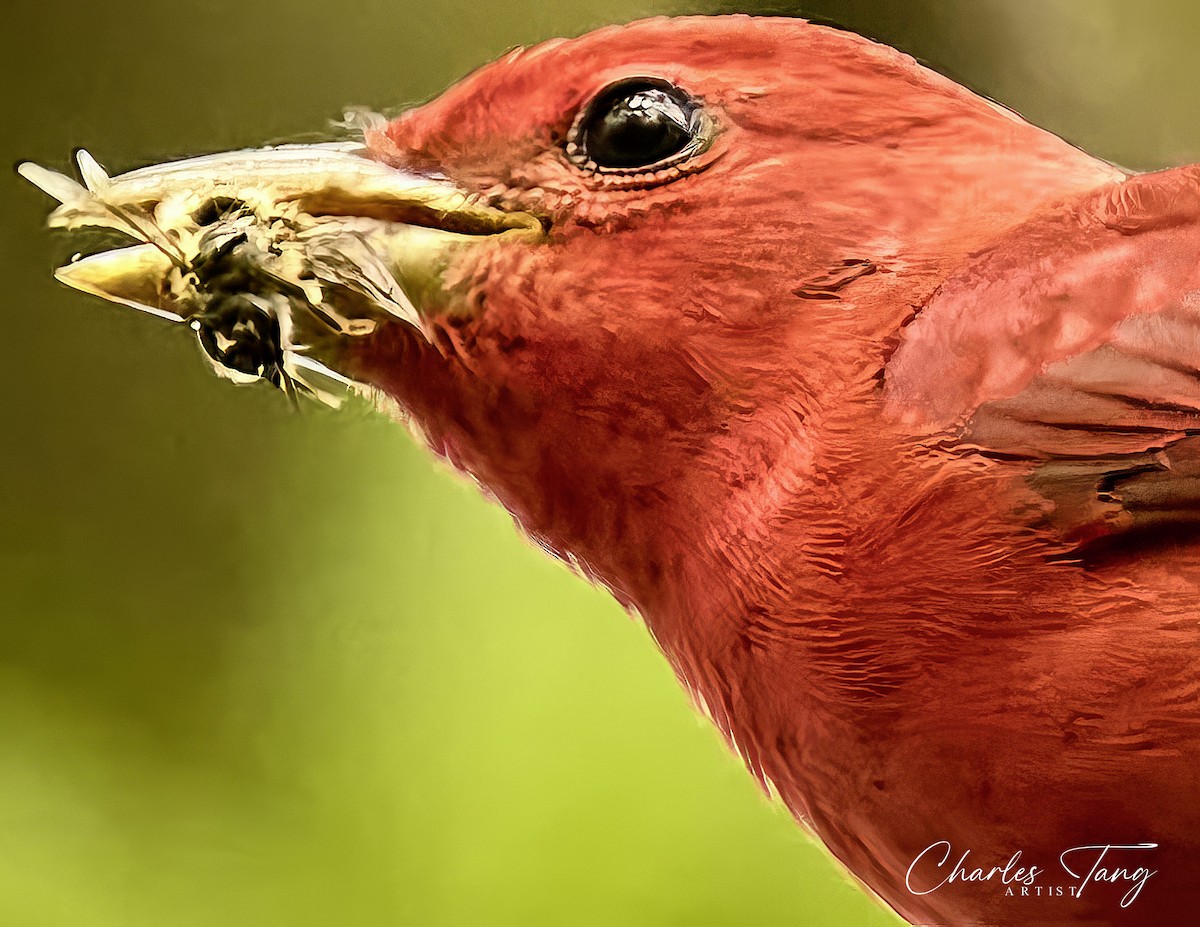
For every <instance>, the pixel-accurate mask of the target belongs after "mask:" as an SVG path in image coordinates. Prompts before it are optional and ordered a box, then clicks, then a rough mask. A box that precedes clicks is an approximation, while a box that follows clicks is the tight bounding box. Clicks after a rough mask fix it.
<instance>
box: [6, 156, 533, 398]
mask: <svg viewBox="0 0 1200 927" xmlns="http://www.w3.org/2000/svg"><path fill="white" fill-rule="evenodd" d="M77 161H78V168H79V174H80V178H81V180H82V183H78V182H76V181H75V180H73V179H71V178H68V177H66V176H64V175H62V174H59V173H56V172H54V171H50V170H47V169H46V168H43V167H40V166H38V165H36V164H32V163H28V162H26V163H24V164H21V165H20V166H19V167H18V169H17V170H18V172H19V173H20V174H21V176H23V177H24V178H25V179H27V180H29V181H30V182H32V183H33V184H35V185H36V186H38V187H39V188H41V189H42V190H43V191H45V192H46V193H48V194H50V195H51V196H52V197H54V198H55V199H56V200H58V201H59V205H58V207H57V208H56V209H55V210H54V211H53V212H52V213H51V215H50V220H49V224H50V225H51V226H52V227H59V228H66V229H79V228H85V227H93V228H97V227H98V228H103V229H109V230H113V231H116V232H118V233H121V234H122V235H123V236H125V237H127V238H130V239H133V241H134V242H136V243H135V244H127V246H126V247H120V248H117V249H114V250H108V251H101V252H100V253H98V254H94V255H91V256H88V257H77V258H76V259H75V260H73V261H72V262H71V263H69V264H67V265H66V266H64V267H62V268H60V269H59V270H58V271H57V272H56V277H57V278H58V279H59V280H60V281H62V282H63V283H65V284H67V285H68V286H71V287H74V288H75V289H78V290H82V291H84V292H85V293H90V294H93V295H95V296H100V297H102V298H104V299H107V300H110V301H112V302H116V303H120V304H122V305H126V306H131V307H133V308H136V309H140V310H142V311H145V312H148V313H151V314H153V315H157V316H160V317H163V318H167V319H170V320H172V321H176V322H185V323H188V324H190V325H191V327H192V328H194V329H195V330H196V331H197V332H198V333H199V334H200V336H201V343H202V344H203V345H205V349H206V351H207V353H209V355H210V357H212V358H213V359H214V361H216V366H217V368H218V369H219V370H221V372H223V373H225V374H226V375H228V376H231V378H232V379H238V380H246V379H250V380H253V379H261V378H267V372H268V371H270V372H271V373H272V376H271V377H270V378H271V379H274V380H276V381H278V380H285V381H289V382H290V381H292V380H294V379H301V382H303V381H302V377H301V376H300V373H299V371H300V370H301V369H308V370H320V371H321V372H323V373H328V374H330V375H332V376H334V377H335V378H337V377H339V376H340V375H341V374H342V373H343V371H341V370H339V367H340V366H341V360H342V358H343V357H344V356H345V354H346V351H345V349H346V348H347V347H348V346H350V344H351V343H352V342H353V341H354V340H355V339H360V338H363V337H366V336H369V335H371V334H372V333H373V332H375V331H376V330H377V329H378V328H379V327H380V326H381V325H386V324H391V323H396V322H399V323H402V324H405V325H408V326H411V327H412V328H413V329H415V330H417V331H419V332H424V331H425V330H426V324H427V322H428V313H429V311H430V310H429V307H431V306H436V305H438V304H439V300H438V295H439V289H440V284H441V276H442V273H443V272H444V271H445V269H446V268H447V266H448V265H449V264H450V263H451V261H452V260H453V259H454V258H455V256H456V254H458V253H459V252H461V251H463V250H465V249H473V248H479V247H485V246H489V245H494V244H495V243H496V242H498V241H500V240H511V239H513V238H518V239H523V240H529V241H536V240H539V239H540V238H542V237H543V235H544V232H543V228H542V225H541V223H540V221H539V220H538V219H537V218H536V217H534V216H532V215H529V214H527V213H521V212H508V211H504V210H500V209H495V208H493V207H491V206H489V205H487V204H486V203H484V202H482V200H481V199H480V198H479V197H477V196H472V195H470V194H468V193H467V192H466V191H464V190H462V189H460V188H459V187H457V186H456V185H454V184H453V183H451V182H448V181H446V180H445V179H443V178H440V177H434V176H424V175H417V174H411V173H406V172H404V171H400V170H396V169H393V168H391V167H388V166H387V165H385V164H383V163H381V162H379V161H375V160H372V159H371V158H370V157H369V156H368V155H367V152H366V150H365V149H364V148H363V146H362V145H360V144H357V143H349V142H348V143H330V144H315V145H283V146H279V147H275V148H262V149H251V150H246V151H236V152H230V153H226V154H217V155H209V156H205V157H200V158H194V159H190V160H185V161H176V162H170V163H166V164H159V165H154V166H152V167H146V168H142V169H139V170H135V171H131V172H129V173H126V174H121V175H118V176H115V177H109V176H108V175H107V174H106V173H105V172H104V171H103V169H102V168H101V167H100V166H99V165H98V164H97V163H96V161H95V160H94V159H93V158H92V157H91V155H89V154H88V153H87V152H86V151H80V152H79V154H78V156H77ZM231 307H232V308H231ZM252 316H253V317H252ZM254 317H257V318H258V321H257V322H255V321H254ZM264 320H265V321H264ZM251 322H254V324H250V323H251ZM268 332H269V333H270V334H269V335H268V334H264V333H268ZM206 336H207V337H206ZM251 336H253V338H252V337H251ZM255 338H257V339H258V341H263V340H264V339H265V340H266V341H271V342H272V343H271V344H270V345H267V346H266V347H265V348H264V345H263V344H258V345H257V347H256V346H255V344H252V343H250V341H253V340H254V339H255ZM248 339H249V340H248ZM272 339H273V341H272ZM234 347H236V348H237V352H235V351H234ZM266 348H270V349H271V350H275V349H277V350H276V354H277V355H278V356H277V357H276V356H274V355H271V356H268V354H269V351H268V352H266V353H264V352H265V351H266ZM256 350H257V351H258V353H257V354H256V353H255V351H256ZM238 352H240V353H238ZM248 357H249V358H258V359H259V360H261V361H262V363H261V364H258V365H257V366H255V363H250V364H247V363H246V359H247V358H248ZM231 358H237V361H236V362H234V361H233V360H231ZM226 361H228V362H229V365H228V366H226V365H225V364H224V363H223V362H226ZM289 365H290V366H291V367H292V368H295V369H293V370H292V371H291V373H290V374H289V371H288V369H287V368H288V367H289ZM223 367H224V369H222V368H223Z"/></svg>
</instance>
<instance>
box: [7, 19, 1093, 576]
mask: <svg viewBox="0 0 1200 927" xmlns="http://www.w3.org/2000/svg"><path fill="white" fill-rule="evenodd" d="M22 170H23V171H24V173H25V174H26V176H27V177H29V179H31V180H33V181H34V182H35V183H38V184H39V186H42V187H43V189H45V190H47V192H50V193H51V194H53V195H54V196H56V197H57V198H58V199H60V200H61V201H62V205H61V206H60V207H59V208H58V210H57V211H56V213H55V215H54V220H53V221H55V222H57V223H58V224H60V225H66V226H71V227H74V226H80V225H107V226H109V227H111V228H116V229H118V230H119V231H121V232H123V233H124V234H126V235H128V236H131V237H133V238H134V239H136V240H138V241H139V242H141V243H140V244H137V245H134V246H133V247H129V248H124V249H121V250H118V251H107V252H102V253H100V254H97V255H94V256H92V257H88V258H84V259H82V260H80V261H78V262H75V263H73V264H69V265H67V266H66V267H64V268H63V269H62V270H61V271H60V277H61V279H63V280H64V281H65V282H67V283H69V284H72V285H74V286H77V287H79V288H80V289H84V290H87V291H89V292H92V293H95V294H98V295H101V296H104V297H106V298H109V299H112V300H116V301H118V302H124V303H126V304H129V305H133V306H137V307H140V308H144V309H149V310H151V311H154V312H157V313H159V314H163V315H167V316H168V317H170V318H172V319H175V320H180V321H184V322H187V323H189V324H190V325H191V326H192V327H193V328H194V329H195V330H196V331H197V332H198V334H199V335H200V339H201V343H202V345H203V346H204V347H205V350H206V353H207V354H208V355H209V356H210V357H212V358H213V359H214V361H215V362H216V365H217V366H218V368H219V369H221V370H222V371H223V372H225V373H227V374H228V375H230V376H234V377H235V378H238V379H263V378H265V379H269V380H271V381H273V382H276V383H277V384H279V385H283V386H285V387H288V388H295V387H296V385H297V384H301V383H305V382H309V383H310V384H312V382H313V379H312V378H316V379H318V380H319V378H320V377H321V376H331V377H334V378H345V379H347V380H349V381H353V382H354V383H358V384H363V385H366V386H369V387H371V388H373V389H374V390H376V391H377V392H378V394H379V395H381V396H383V397H386V399H387V400H389V401H393V402H394V403H395V404H396V406H397V407H398V408H400V409H402V410H403V412H404V414H405V415H406V416H407V417H408V418H409V419H410V420H411V421H412V422H413V423H414V424H415V425H416V426H417V427H418V428H419V429H420V431H421V432H423V434H424V435H425V436H426V437H427V439H428V441H429V442H430V444H431V445H432V446H433V447H434V448H435V449H436V450H437V451H438V452H440V453H441V454H443V455H445V456H446V457H448V458H449V459H450V460H451V461H453V463H455V464H456V465H457V466H459V467H460V468H462V469H464V470H466V471H468V472H470V473H472V474H473V475H475V476H476V477H477V478H478V479H479V480H480V482H482V483H483V484H484V485H485V486H486V487H487V488H488V489H489V490H490V491H491V492H492V493H494V494H495V495H496V496H497V497H498V498H499V500H500V501H501V502H502V503H503V504H504V505H505V506H506V507H508V508H509V509H510V511H512V512H513V513H514V514H515V515H516V516H517V517H518V519H519V520H520V521H521V523H522V524H523V525H524V526H525V528H526V529H527V530H528V531H529V532H531V533H532V534H533V535H534V536H535V537H537V538H539V539H541V540H542V541H543V542H544V543H545V544H546V545H547V546H549V547H550V548H552V549H553V550H555V551H557V552H559V553H561V554H564V555H569V556H572V557H575V558H577V559H578V561H579V562H581V563H582V564H583V565H584V566H585V567H586V568H587V569H588V570H589V571H590V572H592V573H593V574H594V575H595V576H596V577H597V578H600V579H602V580H604V581H605V582H607V583H608V584H609V585H610V586H612V587H614V589H616V591H617V592H618V594H620V595H622V597H624V598H626V599H629V600H639V597H640V595H641V594H640V592H639V589H642V588H645V587H649V586H651V585H653V583H654V580H655V578H656V577H657V576H659V575H660V574H661V571H662V570H663V569H664V568H665V567H664V565H665V564H668V563H669V561H670V558H671V551H672V550H678V549H679V545H681V544H683V545H695V544H698V543H700V542H701V540H702V538H700V537H698V536H697V534H696V532H697V531H700V532H712V531H717V530H719V528H718V527H717V526H719V524H720V519H721V518H722V517H723V513H725V512H727V511H728V510H729V507H730V506H731V505H737V504H739V503H738V502H737V500H738V498H739V494H740V492H741V491H742V490H747V491H750V490H756V491H758V492H757V496H758V498H759V502H758V503H756V504H759V505H761V504H762V503H761V500H762V498H763V494H764V492H765V493H766V496H767V497H772V494H773V493H774V494H779V493H785V492H786V493H791V494H793V495H794V493H795V492H796V491H797V489H798V488H800V489H802V488H803V487H805V486H806V485H812V486H819V484H820V480H819V479H818V478H817V474H818V473H819V470H820V468H821V466H822V463H821V461H822V455H823V454H824V453H825V448H826V445H827V444H828V443H829V442H830V441H831V440H834V439H833V438H831V437H830V436H831V435H840V434H844V431H843V430H840V429H838V428H837V427H836V422H837V420H838V416H839V415H840V414H841V412H842V411H843V410H844V409H846V408H847V407H849V406H850V405H852V404H855V403H864V402H870V401H872V400H871V396H872V392H873V390H875V389H876V388H877V386H878V373H879V370H880V369H881V367H882V365H883V363H884V362H885V360H886V355H887V352H888V351H889V350H890V349H891V348H892V347H894V345H895V340H896V337H897V335H898V332H899V330H900V328H901V327H902V325H903V324H904V322H905V320H906V319H908V318H910V317H911V316H912V315H913V314H914V313H915V312H916V311H918V310H919V308H920V306H921V305H922V303H923V301H924V300H925V299H926V298H928V296H929V294H930V293H931V292H932V291H933V290H934V289H935V288H936V287H937V285H938V283H939V282H940V281H941V280H942V279H943V278H944V276H945V275H946V274H947V273H948V272H949V270H950V269H951V268H952V267H953V266H954V265H955V264H956V262H958V261H959V260H960V259H961V258H962V257H963V256H964V255H965V254H967V253H968V252H969V251H970V250H971V249H973V248H977V247H980V246H981V245H982V244H983V243H985V242H986V241H987V240H989V238H990V237H992V236H994V235H995V234H997V232H998V231H1000V230H1003V229H1004V228H1006V227H1008V226H1010V225H1012V224H1015V223H1016V222H1018V221H1020V220H1021V219H1022V218H1024V217H1025V216H1027V215H1029V214H1030V213H1031V212H1033V211H1034V210H1036V209H1037V208H1038V207H1039V206H1041V205H1044V204H1045V203H1047V202H1048V201H1052V200H1055V199H1059V198H1062V197H1065V196H1067V195H1069V194H1071V193H1072V192H1074V191H1077V190H1080V189H1085V188H1089V187H1092V186H1095V185H1097V184H1098V183H1101V182H1104V181H1105V180H1109V179H1112V178H1113V177H1114V176H1115V171H1114V170H1113V169H1112V168H1110V167H1108V166H1107V165H1104V164H1102V163H1101V162H1098V161H1096V160H1094V159H1092V158H1090V157H1088V156H1087V155H1085V154H1083V153H1082V152H1079V151H1077V150H1076V149H1074V148H1072V147H1071V146H1069V145H1067V144H1066V143H1064V142H1062V141H1061V140H1059V139H1057V138H1055V137H1054V136H1052V135H1050V134H1048V133H1045V132H1043V131H1041V130H1039V129H1036V128H1034V127H1032V126H1030V125H1028V124H1027V123H1025V122H1023V121H1022V120H1021V119H1020V118H1019V117H1017V116H1015V115H1014V114H1012V113H1011V112H1009V111H1007V110H1005V109H1003V108H1001V107H999V106H996V105H994V104H992V103H990V102H988V101H986V100H984V99H982V98H981V97H978V96H976V95H974V94H972V93H970V92H969V91H966V90H964V89H963V88H961V87H959V86H958V85H956V84H954V83H953V82H951V81H949V80H947V79H945V78H943V77H941V76H939V75H937V74H935V73H933V72H931V71H929V70H927V69H925V68H923V67H921V66H920V65H918V64H917V63H916V62H915V61H914V60H913V59H911V58H909V57H908V56H905V55H903V54H901V53H899V52H896V51H894V50H892V49H889V48H886V47H883V46H880V45H877V44H874V43H872V42H870V41H868V40H866V39H863V38H861V37H859V36H856V35H853V34H850V33H846V32H842V31H838V30H834V29H830V28H825V27H820V26H815V25H811V24H808V23H805V22H803V21H800V20H787V19H756V18H751V17H744V16H729V17H689V18H680V19H654V20H647V21H643V22H639V23H635V24H632V25H629V26H622V27H611V28H606V29H602V30H599V31H597V32H594V33H591V34H589V35H586V36H583V37H581V38H577V39H571V40H559V41H552V42H549V43H546V44H544V45H541V46H537V47H534V48H531V49H522V50H517V51H514V52H512V53H510V54H508V55H506V56H505V57H503V58H501V59H500V60H498V61H496V62H494V63H492V64H490V65H488V66H486V67H484V68H482V69H480V70H479V71H477V72H475V73H474V74H472V75H470V76H469V77H467V78H466V79H465V80H463V81H462V82H460V83H459V84H457V85H455V86H454V87H452V88H450V89H449V90H448V91H446V92H445V93H444V94H442V95H441V96H440V97H438V98H437V99H435V100H433V101H432V102H430V103H428V104H426V105H424V106H421V107H419V108H416V109H413V110H411V111H408V112H406V113H404V114H402V115H400V116H399V117H398V118H395V119H393V120H391V121H385V120H382V119H378V120H373V121H368V122H367V124H365V125H364V126H363V139H362V141H361V143H340V144H331V145H313V146H284V147H280V148H274V149H262V150H256V151H249V152H238V153H233V154H227V155H213V156H208V157H205V158H199V159H194V160H190V161H181V162H174V163H169V164H165V165H159V166H156V167H151V168H144V169H141V170H139V171H133V172H131V173H128V174H124V175H120V176H118V177H113V178H109V177H107V176H106V175H105V174H104V173H103V172H102V171H101V170H100V169H99V167H98V166H97V165H96V164H95V163H94V162H93V161H91V160H90V159H89V158H87V157H86V156H85V157H84V159H83V160H82V162H81V173H82V174H83V181H84V184H83V186H79V185H77V184H75V183H73V182H72V181H68V180H66V178H63V177H61V176H59V175H54V174H51V173H50V172H48V171H45V170H43V169H40V168H36V167H33V166H31V165H25V166H23V168H22ZM312 388H313V389H314V390H317V389H319V387H318V386H315V385H313V386H312ZM772 487H774V488H772ZM814 491H816V490H814Z"/></svg>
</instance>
